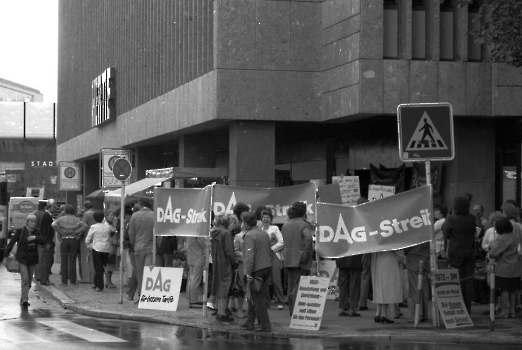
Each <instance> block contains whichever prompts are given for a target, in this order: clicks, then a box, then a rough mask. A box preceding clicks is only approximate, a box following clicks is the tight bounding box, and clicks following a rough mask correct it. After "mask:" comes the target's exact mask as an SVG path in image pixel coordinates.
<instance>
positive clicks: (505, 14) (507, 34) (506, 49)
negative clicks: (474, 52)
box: [459, 0, 522, 67]
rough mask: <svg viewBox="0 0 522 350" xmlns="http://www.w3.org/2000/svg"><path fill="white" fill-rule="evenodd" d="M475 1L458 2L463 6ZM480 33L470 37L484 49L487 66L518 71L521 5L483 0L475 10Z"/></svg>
mask: <svg viewBox="0 0 522 350" xmlns="http://www.w3.org/2000/svg"><path fill="white" fill-rule="evenodd" d="M474 1H478V0H460V4H459V5H460V6H466V5H467V4H470V3H473V2H474ZM479 15H480V17H479V19H480V29H479V30H478V31H476V32H474V33H473V34H475V35H476V37H477V41H478V42H479V43H481V44H485V45H486V46H487V48H488V51H489V54H490V57H489V58H488V60H489V61H490V62H507V63H508V64H511V65H513V66H515V67H522V1H521V0H484V1H483V3H482V5H481V6H480V9H479Z"/></svg>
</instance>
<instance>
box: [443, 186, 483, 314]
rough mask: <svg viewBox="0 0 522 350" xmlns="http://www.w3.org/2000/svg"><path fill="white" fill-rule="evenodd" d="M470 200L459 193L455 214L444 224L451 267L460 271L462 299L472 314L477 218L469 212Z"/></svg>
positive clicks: (454, 201)
mask: <svg viewBox="0 0 522 350" xmlns="http://www.w3.org/2000/svg"><path fill="white" fill-rule="evenodd" d="M469 206H470V200H469V197H468V196H467V195H465V194H462V195H458V196H456V197H455V198H454V200H453V212H454V214H453V215H451V216H449V217H448V218H447V219H446V222H445V223H444V225H443V226H442V231H443V232H444V239H445V244H444V245H445V246H446V247H448V248H447V252H448V263H449V265H450V267H452V268H456V269H458V271H459V278H460V289H461V291H462V299H463V300H464V304H465V305H466V309H467V310H468V313H469V314H471V300H472V298H473V273H474V270H475V258H476V255H477V250H476V249H475V234H476V225H475V222H476V218H475V217H474V216H473V215H471V214H470V213H469Z"/></svg>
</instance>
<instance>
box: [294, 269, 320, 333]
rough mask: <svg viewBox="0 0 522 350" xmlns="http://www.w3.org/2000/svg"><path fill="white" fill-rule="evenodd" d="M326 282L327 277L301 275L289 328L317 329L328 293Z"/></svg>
mask: <svg viewBox="0 0 522 350" xmlns="http://www.w3.org/2000/svg"><path fill="white" fill-rule="evenodd" d="M328 283H329V279H328V278H323V277H314V276H301V280H300V281H299V288H298V289H297V298H296V299H295V305H294V311H293V313H292V318H291V320H290V328H294V329H310V330H314V331H317V330H319V328H320V327H321V321H322V319H323V311H324V305H325V303H326V294H327V293H328Z"/></svg>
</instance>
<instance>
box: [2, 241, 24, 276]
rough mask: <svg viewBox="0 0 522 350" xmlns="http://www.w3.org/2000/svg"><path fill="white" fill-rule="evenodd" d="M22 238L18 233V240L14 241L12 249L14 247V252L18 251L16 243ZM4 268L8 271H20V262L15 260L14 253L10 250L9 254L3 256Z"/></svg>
mask: <svg viewBox="0 0 522 350" xmlns="http://www.w3.org/2000/svg"><path fill="white" fill-rule="evenodd" d="M21 239H22V234H20V237H19V238H18V242H16V245H15V246H14V247H13V249H14V248H15V247H16V252H18V245H19V244H20V241H21ZM5 268H6V269H7V271H9V272H13V273H18V272H20V262H19V261H18V260H16V255H15V254H14V253H13V251H12V250H11V254H10V255H9V256H8V257H7V258H5Z"/></svg>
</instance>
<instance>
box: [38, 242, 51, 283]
mask: <svg viewBox="0 0 522 350" xmlns="http://www.w3.org/2000/svg"><path fill="white" fill-rule="evenodd" d="M50 245H51V246H50V247H49V249H46V248H45V247H44V249H43V251H42V255H41V256H40V261H39V263H38V268H39V269H40V282H41V283H48V282H49V273H50V272H51V267H53V263H54V242H51V243H50Z"/></svg>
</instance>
